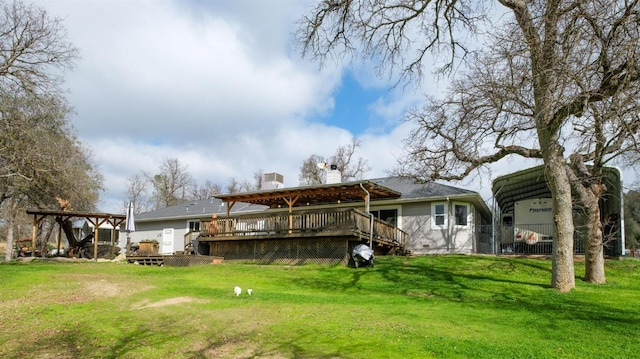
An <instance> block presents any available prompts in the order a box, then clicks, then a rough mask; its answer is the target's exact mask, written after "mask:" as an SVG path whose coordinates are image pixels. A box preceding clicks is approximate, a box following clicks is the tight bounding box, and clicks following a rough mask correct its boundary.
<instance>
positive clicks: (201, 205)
mask: <svg viewBox="0 0 640 359" xmlns="http://www.w3.org/2000/svg"><path fill="white" fill-rule="evenodd" d="M265 209H266V207H265V206H258V205H253V204H248V203H243V204H238V205H236V206H235V207H234V208H233V211H232V212H233V213H240V212H251V211H264V210H265ZM225 212H226V207H225V204H224V203H223V202H222V201H221V200H219V199H217V198H209V199H201V200H194V201H189V202H185V203H181V204H178V205H175V206H170V207H165V208H160V209H157V210H155V211H149V212H144V213H140V214H136V216H135V219H136V221H140V222H146V221H149V220H154V221H156V220H166V219H176V218H181V219H190V218H193V219H199V218H202V217H205V216H210V215H211V214H213V213H218V214H221V213H225Z"/></svg>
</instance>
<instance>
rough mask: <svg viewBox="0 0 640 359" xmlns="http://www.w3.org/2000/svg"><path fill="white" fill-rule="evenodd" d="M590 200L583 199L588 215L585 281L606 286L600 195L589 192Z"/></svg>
mask: <svg viewBox="0 0 640 359" xmlns="http://www.w3.org/2000/svg"><path fill="white" fill-rule="evenodd" d="M588 197H589V198H588V199H586V198H583V199H582V203H583V204H584V206H585V213H586V215H587V237H586V240H585V246H586V248H585V255H584V261H585V263H584V264H585V275H584V280H585V281H586V282H589V283H593V284H604V283H606V282H607V277H606V274H605V271H604V247H603V231H602V221H600V206H599V205H598V198H599V195H597V194H595V193H593V192H591V191H589V196H588Z"/></svg>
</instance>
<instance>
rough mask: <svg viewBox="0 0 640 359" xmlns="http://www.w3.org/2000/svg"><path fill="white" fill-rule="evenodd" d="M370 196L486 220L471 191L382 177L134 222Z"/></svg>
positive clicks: (183, 207) (183, 208)
mask: <svg viewBox="0 0 640 359" xmlns="http://www.w3.org/2000/svg"><path fill="white" fill-rule="evenodd" d="M361 183H362V185H363V186H364V187H365V188H366V189H367V190H368V191H369V193H371V200H372V203H375V202H376V201H399V202H410V201H419V200H424V199H429V200H446V199H447V198H449V199H456V198H457V199H463V198H464V200H466V201H469V202H472V203H474V205H475V206H476V207H477V208H479V210H480V211H482V213H483V214H484V215H485V216H490V215H491V214H490V211H489V208H488V207H487V205H486V203H485V202H484V200H482V197H481V196H480V195H479V194H478V193H477V192H474V191H471V190H467V189H462V188H458V187H453V186H448V185H443V184H439V183H435V182H431V183H425V184H422V183H416V182H414V181H413V180H411V179H409V178H403V177H383V178H375V179H369V180H362V181H354V182H343V183H337V184H323V185H314V186H302V187H290V188H286V187H285V188H278V189H271V190H263V191H253V192H244V193H232V194H220V195H216V196H215V198H211V199H205V200H198V201H189V202H185V203H183V204H180V205H176V206H171V207H166V208H161V209H158V210H155V211H151V212H145V213H141V214H138V215H136V221H140V222H147V221H157V220H167V219H178V218H180V219H190V218H193V219H198V218H203V217H208V216H210V215H211V214H214V213H216V214H223V213H226V210H227V205H225V203H224V202H229V204H231V203H234V205H233V206H232V207H231V208H230V212H231V213H241V212H252V211H264V210H265V209H267V208H269V207H278V204H280V206H281V207H282V208H287V207H288V205H287V204H286V201H284V200H285V199H287V200H288V199H291V198H293V197H292V196H294V195H298V194H299V195H300V198H299V199H298V200H297V201H296V204H298V205H305V206H306V204H307V202H309V204H310V205H311V204H314V205H318V204H334V203H337V200H338V199H340V201H341V203H347V202H354V201H360V202H364V195H365V192H364V191H363V190H362V188H360V184H361Z"/></svg>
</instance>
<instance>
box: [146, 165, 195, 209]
mask: <svg viewBox="0 0 640 359" xmlns="http://www.w3.org/2000/svg"><path fill="white" fill-rule="evenodd" d="M159 170H160V173H158V174H155V175H149V174H145V176H146V178H147V179H148V180H149V181H150V183H151V184H152V186H153V199H154V202H155V205H156V209H159V208H164V207H169V206H173V205H176V204H180V203H182V202H185V201H187V200H189V194H190V192H191V191H190V189H191V188H193V185H194V180H193V177H192V176H191V174H189V172H187V166H186V165H183V164H181V163H180V161H178V159H177V158H168V159H166V160H165V161H164V162H163V163H162V164H161V165H160V168H159Z"/></svg>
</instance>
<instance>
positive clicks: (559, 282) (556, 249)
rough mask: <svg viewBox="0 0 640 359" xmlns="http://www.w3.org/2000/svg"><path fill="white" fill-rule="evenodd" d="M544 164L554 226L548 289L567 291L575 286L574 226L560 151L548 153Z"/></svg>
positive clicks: (569, 183) (569, 194)
mask: <svg viewBox="0 0 640 359" xmlns="http://www.w3.org/2000/svg"><path fill="white" fill-rule="evenodd" d="M554 147H555V146H554ZM545 162H546V172H547V179H548V182H549V188H550V189H551V196H552V197H553V221H554V224H555V236H554V241H553V253H552V273H551V286H552V287H553V288H555V289H557V290H558V291H560V292H569V291H571V290H572V289H573V288H575V286H576V279H575V268H574V265H573V231H574V226H573V207H572V201H571V182H570V181H569V177H568V175H567V172H566V163H565V161H564V157H563V156H562V153H561V151H560V149H556V151H553V150H551V151H549V156H548V158H547V160H546V161H545Z"/></svg>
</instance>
